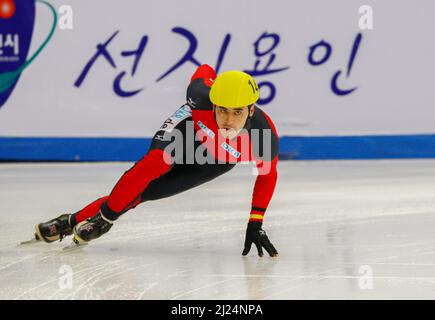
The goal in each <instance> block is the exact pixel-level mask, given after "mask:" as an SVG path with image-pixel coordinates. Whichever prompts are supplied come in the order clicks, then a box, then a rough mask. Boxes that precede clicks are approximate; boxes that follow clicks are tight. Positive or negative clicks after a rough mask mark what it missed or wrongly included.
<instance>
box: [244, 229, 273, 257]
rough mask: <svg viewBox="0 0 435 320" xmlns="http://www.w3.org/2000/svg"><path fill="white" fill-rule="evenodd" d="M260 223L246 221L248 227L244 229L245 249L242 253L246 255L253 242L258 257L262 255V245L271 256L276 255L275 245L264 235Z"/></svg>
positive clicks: (264, 232)
mask: <svg viewBox="0 0 435 320" xmlns="http://www.w3.org/2000/svg"><path fill="white" fill-rule="evenodd" d="M261 225H262V223H261V222H257V221H251V222H249V223H248V228H247V229H246V238H245V249H244V250H243V252H242V255H244V256H246V255H247V254H248V253H249V251H250V250H251V246H252V244H253V243H254V244H255V246H256V247H257V250H258V255H259V256H260V257H262V256H263V247H264V249H266V251H267V253H269V255H270V256H271V257H276V256H278V251H276V249H275V247H274V246H273V244H272V243H271V242H270V240H269V238H268V237H267V235H266V231H264V230H263V229H261Z"/></svg>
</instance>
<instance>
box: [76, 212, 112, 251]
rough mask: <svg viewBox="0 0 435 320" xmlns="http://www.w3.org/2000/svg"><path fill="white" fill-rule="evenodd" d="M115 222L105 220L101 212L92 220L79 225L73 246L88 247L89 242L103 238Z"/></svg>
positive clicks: (89, 219)
mask: <svg viewBox="0 0 435 320" xmlns="http://www.w3.org/2000/svg"><path fill="white" fill-rule="evenodd" d="M112 225H113V222H112V221H110V220H108V219H106V218H104V217H103V216H102V214H101V212H99V213H98V214H97V215H95V216H94V217H92V218H88V219H87V220H85V221H82V222H80V223H79V224H77V225H76V226H75V227H74V229H73V232H74V236H73V244H75V245H76V246H77V245H78V246H82V245H86V244H87V243H88V242H89V241H91V240H94V239H97V238H99V237H101V236H102V235H103V234H105V233H106V232H108V231H109V230H110V228H112Z"/></svg>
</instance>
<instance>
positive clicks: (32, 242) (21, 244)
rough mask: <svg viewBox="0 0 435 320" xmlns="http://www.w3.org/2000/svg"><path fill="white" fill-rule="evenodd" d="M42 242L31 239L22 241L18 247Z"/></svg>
mask: <svg viewBox="0 0 435 320" xmlns="http://www.w3.org/2000/svg"><path fill="white" fill-rule="evenodd" d="M41 242H42V241H41V240H37V239H35V238H33V239H31V240H27V241H23V242H20V244H19V245H20V246H24V245H26V244H34V243H41Z"/></svg>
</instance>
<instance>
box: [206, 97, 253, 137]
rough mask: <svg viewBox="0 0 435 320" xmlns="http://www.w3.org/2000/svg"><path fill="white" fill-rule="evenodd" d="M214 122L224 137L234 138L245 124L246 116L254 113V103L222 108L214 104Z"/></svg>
mask: <svg viewBox="0 0 435 320" xmlns="http://www.w3.org/2000/svg"><path fill="white" fill-rule="evenodd" d="M214 110H215V115H216V122H217V125H218V127H219V131H220V133H221V134H222V136H223V137H224V138H227V139H233V138H235V137H236V136H237V135H238V134H239V132H240V130H242V129H243V127H244V126H245V123H246V120H247V119H248V117H252V115H253V114H254V105H251V106H249V107H243V108H224V107H219V106H215V108H214Z"/></svg>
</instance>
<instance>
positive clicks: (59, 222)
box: [20, 214, 73, 245]
mask: <svg viewBox="0 0 435 320" xmlns="http://www.w3.org/2000/svg"><path fill="white" fill-rule="evenodd" d="M70 216H71V215H70V214H62V215H60V216H59V217H57V218H54V219H52V220H49V221H47V222H42V223H39V224H37V225H36V226H35V235H34V238H33V239H31V240H28V241H23V242H21V243H20V245H26V244H32V243H38V242H41V241H44V242H46V243H51V242H54V241H57V240H59V241H62V239H63V238H65V237H66V236H69V235H71V234H72V233H73V231H72V227H71V225H70V223H69V217H70Z"/></svg>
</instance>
